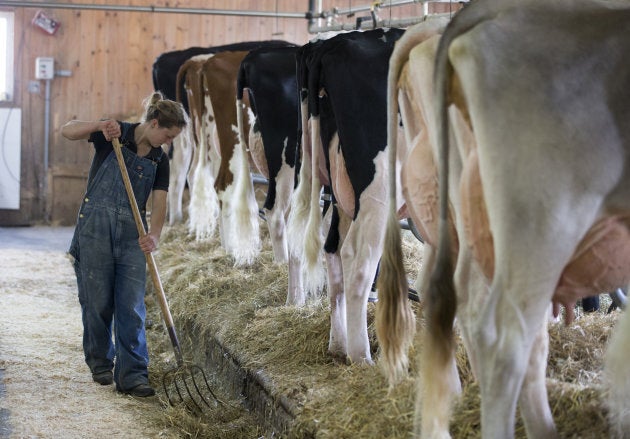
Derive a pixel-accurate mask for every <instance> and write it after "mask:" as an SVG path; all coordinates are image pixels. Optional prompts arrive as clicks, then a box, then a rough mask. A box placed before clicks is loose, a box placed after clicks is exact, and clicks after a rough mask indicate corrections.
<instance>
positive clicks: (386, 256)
mask: <svg viewBox="0 0 630 439" xmlns="http://www.w3.org/2000/svg"><path fill="white" fill-rule="evenodd" d="M405 42H406V40H405V39H404V38H403V39H401V40H399V41H398V42H397V43H396V46H395V48H394V52H393V53H392V56H391V57H390V61H389V74H388V78H387V145H388V147H389V151H388V152H389V213H388V218H387V226H386V230H385V240H384V244H383V255H382V258H381V263H380V269H379V275H378V281H377V290H378V302H377V304H376V335H377V338H378V342H379V347H380V359H379V365H380V366H381V368H382V370H383V371H384V373H385V376H386V377H387V379H388V381H389V385H390V387H392V386H393V385H395V384H396V383H397V382H399V381H400V380H401V379H402V378H404V377H405V376H406V375H407V368H408V363H409V360H408V354H407V351H408V349H409V347H410V345H411V343H412V341H413V336H414V333H415V327H416V318H415V314H414V312H413V310H412V309H411V305H410V303H409V299H408V292H409V288H408V284H407V273H406V271H405V267H404V265H403V253H402V243H401V235H400V224H399V222H398V215H397V200H396V193H397V190H396V185H397V181H396V180H397V171H396V158H397V149H398V148H397V146H398V145H397V136H398V96H397V84H398V79H399V77H400V73H401V70H402V66H403V65H404V63H405V62H406V61H407V59H408V56H409V51H410V50H411V47H413V46H412V45H410V44H404V43H405Z"/></svg>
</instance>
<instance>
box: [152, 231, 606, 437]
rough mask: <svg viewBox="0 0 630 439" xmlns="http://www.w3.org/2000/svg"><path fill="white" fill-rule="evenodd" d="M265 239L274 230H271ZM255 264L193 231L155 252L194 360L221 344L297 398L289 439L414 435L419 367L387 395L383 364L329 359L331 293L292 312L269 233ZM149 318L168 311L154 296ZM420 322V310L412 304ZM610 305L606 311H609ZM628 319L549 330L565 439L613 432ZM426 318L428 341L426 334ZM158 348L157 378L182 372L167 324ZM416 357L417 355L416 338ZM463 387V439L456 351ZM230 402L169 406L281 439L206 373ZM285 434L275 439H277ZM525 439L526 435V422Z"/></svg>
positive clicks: (225, 429)
mask: <svg viewBox="0 0 630 439" xmlns="http://www.w3.org/2000/svg"><path fill="white" fill-rule="evenodd" d="M261 230H263V231H264V232H263V233H266V227H265V226H263V227H262V229H261ZM403 235H404V236H405V245H404V253H405V263H406V266H407V269H408V272H409V278H410V279H414V278H415V276H416V272H417V268H418V266H419V264H420V263H421V259H422V245H421V244H420V243H418V242H417V241H415V240H414V238H413V237H412V235H411V234H410V233H409V232H404V233H403ZM263 242H264V248H263V252H262V253H261V255H260V257H259V258H258V259H257V260H256V262H255V263H254V264H253V265H252V266H251V267H247V268H243V267H240V268H235V267H234V264H233V261H232V260H231V259H230V258H229V257H228V256H226V254H225V252H224V251H223V250H222V249H221V247H220V244H219V242H218V240H210V241H206V242H198V241H196V240H194V238H193V237H190V236H188V234H187V232H186V229H185V227H184V226H183V225H180V226H175V227H171V228H169V229H167V230H166V231H165V233H164V236H163V238H162V243H161V248H160V250H159V251H158V252H157V254H156V258H157V261H158V266H159V267H160V271H161V276H162V281H163V284H164V288H165V291H166V294H167V296H168V298H169V304H170V307H171V311H172V313H173V317H174V319H175V323H176V326H177V327H178V329H179V328H184V329H185V330H184V331H182V333H183V334H182V336H181V337H180V338H182V339H183V342H184V353H185V355H187V356H193V355H194V357H195V360H199V361H203V360H204V359H205V356H204V349H205V347H206V346H208V345H209V344H210V343H211V340H212V339H213V338H214V339H216V340H218V341H219V343H221V344H222V345H223V346H224V347H225V348H226V349H227V350H228V351H229V352H231V353H232V354H233V355H234V357H235V358H237V360H238V362H239V363H240V365H241V366H242V367H244V368H246V369H249V370H251V371H255V373H256V374H258V375H259V376H264V380H265V382H266V384H267V385H268V386H269V389H271V392H272V393H273V395H272V397H273V398H276V399H278V398H281V396H282V398H285V399H288V400H290V401H291V403H292V405H291V407H292V410H294V413H293V415H294V417H295V419H294V421H293V423H292V426H291V428H290V429H289V431H286V432H283V433H282V435H284V436H287V437H294V438H305V437H316V438H356V437H363V438H376V437H379V438H380V437H387V438H408V437H410V432H411V431H412V425H413V412H414V399H415V382H414V377H415V376H416V375H417V367H418V366H417V362H416V361H413V362H412V364H411V370H410V377H409V378H408V379H406V380H405V381H404V382H402V383H401V384H400V385H399V386H397V387H396V388H395V389H393V391H391V392H389V393H388V392H387V383H386V382H385V379H384V378H383V377H382V376H381V374H380V372H379V368H378V367H367V366H357V365H349V364H340V363H339V362H336V361H334V360H333V359H332V358H331V357H330V356H328V355H327V353H326V349H327V343H328V331H329V320H328V319H329V315H328V305H327V303H326V299H325V298H324V297H311V298H310V300H309V301H308V304H307V306H305V307H303V308H294V307H287V306H285V305H284V303H285V299H286V289H287V269H286V267H285V266H279V265H276V264H275V263H274V262H273V255H272V251H271V248H270V245H269V240H268V237H264V241H263ZM148 302H149V309H150V311H151V316H152V318H153V319H154V320H156V321H159V320H160V316H159V315H158V310H157V308H156V306H155V304H154V303H153V302H152V300H151V299H148ZM413 306H414V307H415V308H416V312H417V315H419V316H420V315H421V309H420V308H421V306H420V305H418V304H415V303H414V304H413ZM605 308H606V306H605V305H603V306H602V309H605ZM617 315H618V312H617V313H613V314H611V315H605V314H604V313H595V314H594V315H584V316H581V317H579V318H578V320H577V322H576V324H574V325H572V326H571V327H565V326H564V325H562V324H554V325H551V326H550V334H551V337H550V338H551V340H550V359H549V370H548V377H549V380H548V390H549V394H550V402H551V406H552V410H553V413H554V417H555V419H556V423H557V425H558V429H559V431H560V434H561V437H566V438H570V437H575V438H578V437H579V438H596V437H602V436H603V435H605V434H606V432H607V425H606V421H605V410H604V408H603V404H602V402H601V389H600V381H601V367H602V358H603V352H604V349H605V344H606V340H607V338H608V336H609V334H610V329H611V328H612V327H613V326H614V324H615V322H616V318H617ZM373 316H374V304H369V315H368V324H369V331H370V338H371V343H372V350H373V353H374V354H375V356H377V350H378V346H377V341H376V339H375V335H374V329H373ZM422 324H423V323H422V319H421V318H419V319H418V333H419V330H420V329H421V326H422ZM149 337H150V349H152V350H153V352H152V358H153V362H154V364H153V365H152V375H154V378H153V379H154V380H158V379H159V374H160V371H161V370H163V369H164V368H166V367H168V366H169V365H171V366H172V365H173V364H172V363H173V359H172V354H171V350H170V344H169V342H168V337H166V335H165V333H164V331H163V328H162V326H161V325H154V327H153V328H152V329H151V330H150V331H149ZM415 341H416V342H415V343H414V347H413V351H412V353H411V354H412V358H413V357H417V355H418V350H419V348H420V346H419V337H418V335H416V340H415ZM457 361H458V367H459V369H460V374H461V376H462V383H463V386H464V391H463V395H462V397H461V399H460V401H459V403H458V405H457V407H456V409H455V412H454V417H453V421H452V426H451V433H452V434H453V437H455V438H471V437H478V436H479V388H478V386H477V384H476V383H474V382H473V380H472V377H471V373H470V368H469V365H468V363H467V359H466V355H465V353H464V351H463V348H462V347H461V343H460V347H459V350H458V354H457ZM208 373H209V374H210V375H211V378H212V383H213V385H215V386H216V389H218V390H217V391H218V392H219V394H220V395H221V398H223V399H224V400H225V401H226V405H224V406H223V408H222V409H221V410H216V411H214V412H212V413H209V414H206V415H204V416H203V417H201V418H192V417H190V416H188V415H186V414H185V413H183V412H182V411H181V410H179V411H178V410H177V409H169V410H168V412H167V413H168V417H169V420H170V422H171V423H173V424H174V425H177V426H179V427H180V428H182V429H183V430H184V432H185V435H186V436H187V437H223V438H232V437H233V438H237V437H238V438H241V437H245V438H249V437H252V438H254V437H271V434H272V433H271V431H270V427H269V424H268V423H267V424H265V423H264V422H262V421H263V420H262V419H260V417H258V418H256V417H255V415H253V414H252V413H249V412H247V411H245V410H244V409H243V408H242V406H241V405H240V401H239V400H238V397H237V396H234V395H231V394H230V392H229V389H228V388H229V386H227V385H226V384H225V383H223V382H222V381H221V377H220V376H219V375H218V374H214V373H213V371H210V370H209V371H208ZM278 433H280V432H275V433H274V436H273V437H278ZM517 437H525V432H524V428H523V427H522V425H521V424H520V421H519V422H517Z"/></svg>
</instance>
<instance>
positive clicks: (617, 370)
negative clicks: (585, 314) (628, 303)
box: [604, 310, 630, 438]
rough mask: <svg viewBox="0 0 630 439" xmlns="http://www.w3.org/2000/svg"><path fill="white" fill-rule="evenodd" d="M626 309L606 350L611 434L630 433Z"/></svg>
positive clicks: (629, 333)
mask: <svg viewBox="0 0 630 439" xmlns="http://www.w3.org/2000/svg"><path fill="white" fill-rule="evenodd" d="M629 312H630V311H629V310H626V311H624V312H623V314H622V315H621V317H619V318H620V321H619V322H618V323H617V325H616V328H615V332H614V334H613V336H612V338H611V341H610V343H609V345H608V348H607V351H606V362H605V368H604V370H605V380H606V381H605V383H606V387H607V389H606V390H607V391H608V401H607V405H608V417H609V420H610V426H611V437H614V438H628V437H630V367H628V364H629V363H630V350H629V349H628V346H630V315H629Z"/></svg>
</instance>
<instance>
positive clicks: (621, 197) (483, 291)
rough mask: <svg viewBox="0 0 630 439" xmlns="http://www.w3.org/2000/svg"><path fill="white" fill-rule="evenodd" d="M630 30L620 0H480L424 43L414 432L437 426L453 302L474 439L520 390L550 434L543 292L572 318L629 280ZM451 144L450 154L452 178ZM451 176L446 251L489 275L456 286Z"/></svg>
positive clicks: (431, 431) (615, 395)
mask: <svg viewBox="0 0 630 439" xmlns="http://www.w3.org/2000/svg"><path fill="white" fill-rule="evenodd" d="M629 31H630V6H629V5H628V3H627V2H623V1H594V0H590V1H588V0H580V1H567V0H558V1H555V2H550V3H541V2H537V1H534V0H525V1H523V0H519V1H515V0H507V1H506V0H504V1H498V0H477V1H475V2H473V3H471V4H470V6H468V7H466V8H464V10H463V11H461V12H460V13H459V14H458V15H456V16H455V18H454V19H453V21H452V22H451V24H450V25H449V26H448V27H447V29H446V30H445V32H444V34H443V37H442V39H441V41H440V46H439V48H438V52H437V56H436V74H435V78H436V83H435V85H436V98H435V99H436V100H435V103H436V105H437V113H436V114H437V120H436V123H435V128H436V129H437V130H438V136H437V139H436V140H437V142H438V143H437V144H438V148H437V151H436V154H437V157H438V158H439V160H438V164H439V178H440V192H439V202H440V208H439V212H440V215H439V221H440V224H439V225H440V227H439V241H438V253H437V258H436V267H435V270H434V272H433V275H432V280H431V288H430V290H429V292H428V295H427V299H428V304H427V311H428V314H427V325H428V328H427V332H426V335H427V336H426V342H425V346H424V348H423V365H422V374H423V375H424V379H423V381H424V394H423V396H422V399H423V400H424V401H427V402H428V404H426V405H429V406H431V410H425V411H423V414H422V437H448V436H449V434H448V424H447V423H444V422H443V420H444V419H445V418H448V411H447V405H446V404H443V403H442V401H443V400H444V389H448V385H447V384H445V383H447V382H448V380H447V375H446V374H445V373H444V372H445V371H447V370H449V368H448V367H447V366H448V365H449V364H450V363H451V361H452V355H453V319H454V316H455V314H456V313H457V315H458V321H459V326H460V327H461V328H463V331H462V333H463V335H464V336H465V337H467V338H468V343H467V350H468V352H469V354H472V355H470V359H471V363H473V368H474V370H475V371H476V377H477V379H478V381H479V384H480V389H481V425H482V435H483V437H488V438H496V437H501V438H509V437H513V436H514V416H515V411H516V405H517V403H518V404H519V406H520V409H521V415H522V416H523V418H524V420H525V424H526V428H527V432H528V435H529V436H530V437H556V436H557V433H556V429H555V426H554V422H553V419H552V418H551V415H550V410H549V405H548V402H547V395H546V391H545V389H544V376H545V369H546V352H545V349H544V348H543V349H540V347H539V345H538V343H537V340H538V341H540V340H541V339H543V341H544V339H545V337H546V331H545V324H546V321H547V319H546V313H547V310H548V306H549V303H550V301H551V300H552V299H553V300H554V301H555V302H556V303H562V304H563V305H565V310H566V317H567V319H568V320H570V319H571V318H572V309H573V305H574V303H575V301H576V300H578V299H579V298H581V297H584V296H587V295H592V294H597V293H599V292H602V291H608V290H612V289H614V288H616V287H619V286H622V285H626V284H627V283H628V281H629V280H630V250H629V249H630V231H629V229H630V227H629V225H630V220H629V218H630V192H629V191H630V189H629V188H630V186H628V183H629V179H630V172H629V167H628V157H629V154H630V125H628V124H627V122H626V121H627V119H628V116H630V74H629V72H630V70H629V68H628V64H627V62H625V57H626V53H628V51H629V49H630V40H629V39H628V38H627V35H628V32H629ZM449 114H450V115H451V118H449ZM454 114H455V115H457V116H458V117H461V118H462V120H463V121H465V122H466V124H467V125H468V128H469V130H470V132H471V133H472V134H473V136H474V139H473V141H472V142H461V141H460V140H459V139H457V140H456V141H455V142H454V143H455V144H456V145H457V146H458V148H457V149H453V148H449V141H450V140H452V138H453V137H456V134H457V131H458V130H457V129H453V118H452V117H453V115H454ZM449 125H450V127H449ZM450 143H453V142H450ZM465 145H468V146H469V147H468V148H464V147H463V146H465ZM452 156H456V157H457V158H458V159H459V160H460V161H461V164H462V169H461V172H457V171H456V172H455V174H457V175H451V173H450V171H451V170H452V169H450V166H449V164H450V163H451V160H450V158H451V157H452ZM453 182H459V184H460V186H459V190H458V192H459V197H460V202H459V206H461V210H460V211H459V212H457V216H458V219H457V221H456V222H455V224H456V228H457V237H458V238H459V240H460V241H459V250H460V251H459V254H460V255H461V254H462V252H463V250H464V249H469V252H470V258H469V259H471V260H474V261H475V263H476V264H477V266H478V267H479V269H480V271H481V273H483V277H484V278H485V280H486V282H482V283H481V284H480V285H476V286H475V287H474V288H468V289H463V288H462V281H463V280H464V279H466V278H467V273H466V270H465V267H463V266H462V264H461V257H459V256H458V260H457V263H453V262H452V258H453V244H451V242H450V239H451V238H452V237H451V236H450V233H449V225H448V224H449V221H448V214H447V212H448V203H449V200H451V199H452V197H453V194H455V191H454V190H449V185H452V184H453ZM466 206H467V207H466ZM475 213H476V214H477V215H476V216H475ZM479 213H481V214H482V216H481V217H480V216H478V214H479ZM483 216H485V217H486V218H487V221H478V222H477V223H476V225H475V228H467V227H466V225H467V224H471V222H472V221H474V220H476V219H478V218H482V217H483ZM454 268H456V270H455V271H453V270H454ZM400 294H402V293H400ZM622 318H623V321H622V322H621V323H620V326H621V328H619V332H617V333H616V334H615V335H614V336H613V341H612V344H611V346H610V348H609V354H608V360H607V363H606V365H607V367H608V368H609V370H610V371H611V372H610V373H611V375H610V376H612V377H614V380H615V381H614V383H613V385H611V386H610V389H609V392H610V396H611V399H610V401H611V404H610V412H611V415H612V421H613V426H614V430H615V432H616V433H617V435H618V436H620V437H623V436H624V435H625V434H627V431H629V430H630V421H629V420H628V419H627V413H628V411H629V409H630V401H629V397H628V395H630V392H629V387H630V368H629V367H628V365H627V364H628V357H627V346H628V336H629V335H628V334H630V332H629V331H628V330H629V329H630V328H629V327H628V326H629V325H630V323H628V316H627V315H624V316H623V317H622ZM622 331H623V332H622ZM543 345H544V344H543ZM541 382H542V383H543V385H540V383H541ZM531 383H538V384H537V385H530V384H531Z"/></svg>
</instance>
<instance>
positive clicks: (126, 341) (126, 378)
mask: <svg viewBox="0 0 630 439" xmlns="http://www.w3.org/2000/svg"><path fill="white" fill-rule="evenodd" d="M144 105H145V115H144V118H143V121H142V122H141V123H127V122H120V121H116V120H112V119H108V120H99V121H80V120H72V121H70V122H68V123H66V124H65V125H64V126H63V127H62V128H61V134H62V135H63V136H64V137H66V138H67V139H70V140H79V139H87V140H88V141H89V142H91V143H92V144H93V145H94V150H95V154H94V158H93V160H92V165H91V167H90V172H89V175H88V183H87V191H86V193H85V196H84V198H83V202H82V204H81V208H80V210H79V216H78V220H77V225H76V228H75V232H74V237H73V239H72V243H71V245H70V254H71V255H72V256H73V257H74V269H75V273H76V276H77V285H78V290H79V303H80V304H81V313H82V319H83V351H84V354H85V362H86V363H87V365H88V366H89V368H90V371H91V372H92V379H93V380H94V381H95V382H97V383H99V384H102V385H107V384H112V383H113V382H115V383H116V390H117V391H119V392H122V393H125V394H130V395H133V396H140V397H145V396H152V395H154V394H155V391H154V390H153V388H152V387H151V386H150V385H149V380H148V375H149V374H148V370H147V366H148V363H149V354H148V350H147V341H146V335H145V328H144V321H145V316H146V309H145V305H144V294H145V285H146V259H145V255H144V253H149V252H152V251H153V250H155V249H156V248H157V244H158V241H159V238H160V234H161V232H162V226H163V225H164V219H165V217H166V196H167V191H168V182H169V163H168V157H167V155H166V154H165V153H164V151H163V150H162V147H161V146H162V145H163V144H170V143H171V142H172V141H173V139H174V138H175V137H176V136H177V135H178V134H179V133H180V132H181V131H182V128H183V127H184V126H185V125H186V121H187V119H186V116H185V113H184V109H183V107H182V106H181V104H179V103H177V102H173V101H170V100H167V99H164V98H163V96H162V94H161V93H159V92H156V93H153V94H152V95H151V96H150V97H148V98H147V99H146V100H145V102H144ZM113 138H119V139H120V143H121V144H122V145H123V148H122V153H123V156H124V158H125V164H126V167H127V171H128V173H129V178H130V180H131V185H132V187H133V191H134V194H135V197H136V201H137V203H138V208H139V209H140V212H141V216H142V220H143V222H144V225H145V229H147V223H146V217H145V209H146V204H147V200H148V198H149V195H150V194H151V193H152V194H153V196H152V200H151V206H152V209H151V224H150V227H149V228H148V233H147V234H146V235H145V236H143V237H142V238H139V235H138V229H137V227H136V223H135V220H134V217H133V214H132V211H131V205H130V203H129V199H128V197H127V193H126V190H125V185H124V183H123V180H122V177H121V173H120V168H119V166H118V162H117V160H116V155H115V153H114V151H113V146H112V143H111V140H112V139H113ZM112 329H113V340H112Z"/></svg>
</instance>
